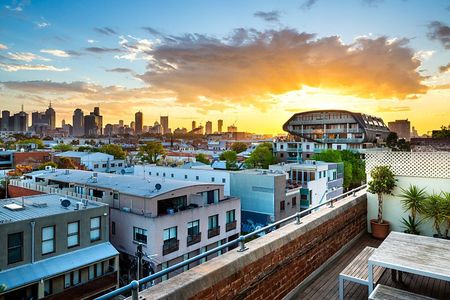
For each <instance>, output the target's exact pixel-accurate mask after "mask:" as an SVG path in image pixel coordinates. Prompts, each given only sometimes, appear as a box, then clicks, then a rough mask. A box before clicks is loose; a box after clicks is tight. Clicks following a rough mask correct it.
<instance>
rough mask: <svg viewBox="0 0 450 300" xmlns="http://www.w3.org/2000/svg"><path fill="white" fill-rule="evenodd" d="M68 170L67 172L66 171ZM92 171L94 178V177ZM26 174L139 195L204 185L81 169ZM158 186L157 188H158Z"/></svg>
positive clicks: (193, 182)
mask: <svg viewBox="0 0 450 300" xmlns="http://www.w3.org/2000/svg"><path fill="white" fill-rule="evenodd" d="M67 171H68V173H67ZM94 173H95V174H96V178H97V179H95V178H94ZM27 176H28V177H29V176H32V177H39V178H44V179H47V180H54V181H60V182H67V183H75V184H80V185H89V186H96V187H99V188H106V189H112V190H116V191H118V192H121V193H124V194H128V195H136V196H141V197H148V198H152V197H156V196H159V195H162V194H165V193H168V192H171V191H174V190H178V189H182V188H187V187H190V186H201V185H205V183H204V182H197V181H186V180H175V179H166V178H165V177H163V178H160V177H154V176H147V177H146V178H145V179H144V178H141V177H138V176H132V175H117V174H110V173H102V172H98V173H97V172H90V171H82V170H65V169H56V170H54V171H51V170H47V171H35V172H32V173H28V174H27ZM208 185H217V186H221V185H222V184H213V183H208ZM158 188H159V189H158Z"/></svg>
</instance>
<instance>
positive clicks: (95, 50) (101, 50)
mask: <svg viewBox="0 0 450 300" xmlns="http://www.w3.org/2000/svg"><path fill="white" fill-rule="evenodd" d="M84 50H86V51H88V52H92V53H108V52H120V51H121V50H120V49H118V48H104V47H88V48H85V49H84Z"/></svg>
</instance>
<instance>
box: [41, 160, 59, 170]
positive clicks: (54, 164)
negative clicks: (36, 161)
mask: <svg viewBox="0 0 450 300" xmlns="http://www.w3.org/2000/svg"><path fill="white" fill-rule="evenodd" d="M47 166H51V167H52V168H57V167H58V165H57V164H56V163H54V162H52V161H49V162H46V163H43V164H42V165H40V166H39V170H45V167H47Z"/></svg>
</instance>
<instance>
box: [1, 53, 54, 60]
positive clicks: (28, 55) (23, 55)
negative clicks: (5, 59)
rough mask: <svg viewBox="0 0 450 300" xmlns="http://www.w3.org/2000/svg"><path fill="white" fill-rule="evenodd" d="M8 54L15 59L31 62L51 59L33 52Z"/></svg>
mask: <svg viewBox="0 0 450 300" xmlns="http://www.w3.org/2000/svg"><path fill="white" fill-rule="evenodd" d="M8 56H9V58H10V59H13V60H20V61H26V62H31V61H33V60H42V61H50V59H48V58H45V57H42V56H39V55H36V54H34V53H31V52H8Z"/></svg>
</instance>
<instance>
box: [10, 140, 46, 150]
mask: <svg viewBox="0 0 450 300" xmlns="http://www.w3.org/2000/svg"><path fill="white" fill-rule="evenodd" d="M16 144H17V145H26V144H36V146H37V147H38V148H39V149H43V148H44V143H43V142H42V140H41V139H37V138H31V139H24V140H20V141H18V142H17V143H16Z"/></svg>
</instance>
